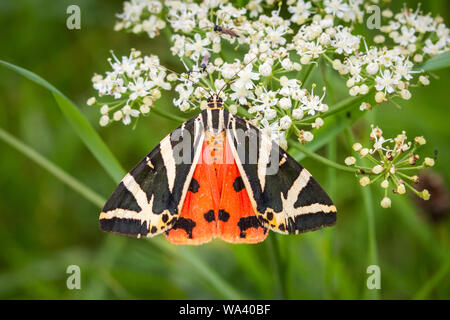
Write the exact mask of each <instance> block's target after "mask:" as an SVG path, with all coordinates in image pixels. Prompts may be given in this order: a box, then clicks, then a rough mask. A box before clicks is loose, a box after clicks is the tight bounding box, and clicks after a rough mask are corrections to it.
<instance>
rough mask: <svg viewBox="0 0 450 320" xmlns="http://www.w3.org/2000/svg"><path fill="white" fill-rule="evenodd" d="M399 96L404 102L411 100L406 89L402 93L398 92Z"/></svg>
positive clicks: (409, 93)
mask: <svg viewBox="0 0 450 320" xmlns="http://www.w3.org/2000/svg"><path fill="white" fill-rule="evenodd" d="M400 95H401V96H402V98H403V99H404V100H409V99H411V92H410V91H409V90H407V89H403V90H402V91H400Z"/></svg>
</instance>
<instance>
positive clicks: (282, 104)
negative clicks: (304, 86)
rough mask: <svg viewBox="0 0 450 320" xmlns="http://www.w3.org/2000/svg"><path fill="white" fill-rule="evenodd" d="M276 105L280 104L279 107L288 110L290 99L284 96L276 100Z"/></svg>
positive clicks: (290, 103)
mask: <svg viewBox="0 0 450 320" xmlns="http://www.w3.org/2000/svg"><path fill="white" fill-rule="evenodd" d="M278 105H279V106H280V108H282V109H284V110H288V109H290V108H291V106H292V102H291V99H289V98H286V97H284V98H281V99H280V100H279V101H278Z"/></svg>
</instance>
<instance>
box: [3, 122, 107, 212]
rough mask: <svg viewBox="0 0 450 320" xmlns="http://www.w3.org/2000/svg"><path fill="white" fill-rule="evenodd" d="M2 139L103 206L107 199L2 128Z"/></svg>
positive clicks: (86, 197) (75, 189)
mask: <svg viewBox="0 0 450 320" xmlns="http://www.w3.org/2000/svg"><path fill="white" fill-rule="evenodd" d="M0 139H1V140H3V141H4V142H6V143H7V144H9V145H10V146H11V147H13V148H14V149H16V150H17V151H19V152H21V153H23V154H24V155H25V156H27V157H29V158H30V159H31V160H33V161H34V162H36V163H37V164H39V165H40V166H42V167H43V168H44V169H46V170H47V171H49V172H50V173H51V174H53V175H54V176H55V177H56V178H58V179H59V180H61V181H62V182H63V183H65V184H66V185H67V186H69V187H70V188H72V189H73V190H74V191H76V192H78V193H79V194H80V195H81V196H83V197H84V198H85V199H87V200H89V201H90V202H92V203H93V204H95V205H96V206H99V207H101V206H103V204H104V203H105V199H104V198H103V197H101V196H100V195H98V194H97V193H96V192H94V191H93V190H91V189H90V188H88V187H86V186H85V185H84V184H82V183H80V182H79V181H78V180H77V179H75V178H74V177H73V176H71V175H70V174H68V173H67V172H65V171H64V170H63V169H61V168H60V167H58V166H57V165H55V164H54V163H53V162H51V161H50V160H48V159H46V158H45V157H44V156H42V155H41V154H39V153H37V152H36V151H35V150H33V149H32V148H30V147H29V146H27V145H26V144H25V143H23V142H22V141H20V140H19V139H17V138H16V137H14V136H12V135H11V134H9V133H8V132H6V131H5V130H3V129H2V128H0Z"/></svg>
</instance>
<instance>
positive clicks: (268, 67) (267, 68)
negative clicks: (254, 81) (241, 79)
mask: <svg viewBox="0 0 450 320" xmlns="http://www.w3.org/2000/svg"><path fill="white" fill-rule="evenodd" d="M258 69H259V73H260V74H261V76H263V77H268V76H270V75H271V74H272V64H271V63H270V62H269V61H266V62H264V63H263V64H262V65H260V66H259V68H258Z"/></svg>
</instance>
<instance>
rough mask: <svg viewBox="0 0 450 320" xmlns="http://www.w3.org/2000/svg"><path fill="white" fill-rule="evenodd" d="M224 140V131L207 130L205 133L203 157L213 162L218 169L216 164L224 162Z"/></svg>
mask: <svg viewBox="0 0 450 320" xmlns="http://www.w3.org/2000/svg"><path fill="white" fill-rule="evenodd" d="M224 141H225V131H222V132H214V131H207V132H206V135H205V143H206V148H205V150H204V152H205V154H203V159H205V161H207V162H209V163H213V164H214V167H215V169H216V172H217V171H218V166H219V165H220V164H223V163H224V160H225V159H224Z"/></svg>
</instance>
